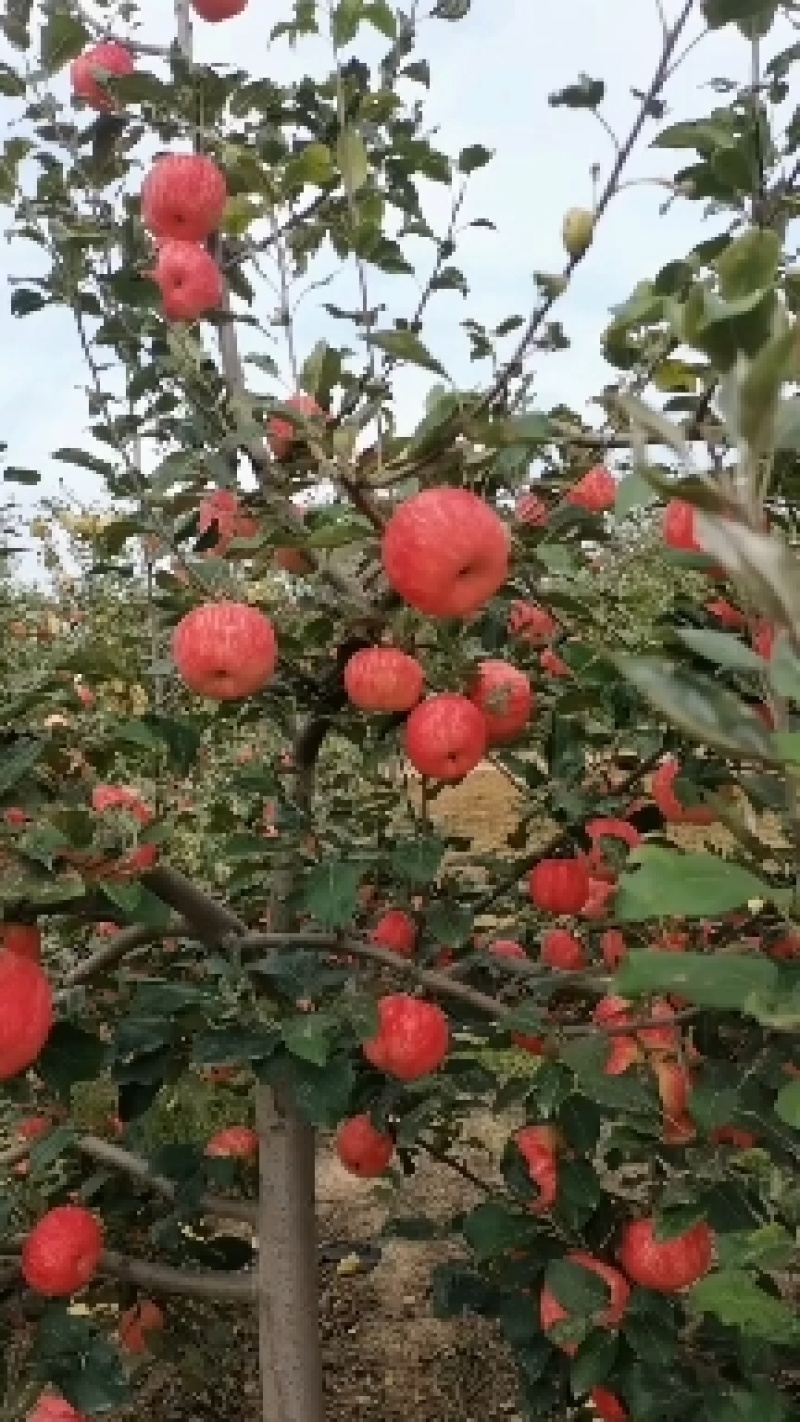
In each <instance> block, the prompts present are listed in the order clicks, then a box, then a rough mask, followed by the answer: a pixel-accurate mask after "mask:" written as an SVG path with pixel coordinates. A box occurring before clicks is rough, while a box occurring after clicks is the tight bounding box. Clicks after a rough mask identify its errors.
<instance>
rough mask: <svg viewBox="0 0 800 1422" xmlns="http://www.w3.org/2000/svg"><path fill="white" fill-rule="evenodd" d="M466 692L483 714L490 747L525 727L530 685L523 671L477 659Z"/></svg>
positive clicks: (530, 704)
mask: <svg viewBox="0 0 800 1422" xmlns="http://www.w3.org/2000/svg"><path fill="white" fill-rule="evenodd" d="M469 695H470V700H471V701H474V702H475V705H476V706H477V707H478V709H479V710H480V711H481V712H482V713H483V715H484V717H485V720H486V737H487V741H488V744H489V745H490V746H498V745H503V744H504V743H505V742H506V741H513V740H514V738H515V737H516V736H518V735H519V733H520V731H523V730H524V729H525V727H526V726H527V724H528V719H529V717H530V714H531V711H532V709H533V692H532V691H531V684H530V682H529V680H528V678H527V677H526V675H525V673H524V672H522V671H519V669H518V668H517V667H512V666H511V665H510V664H509V663H508V662H503V661H500V660H490V661H486V662H479V663H478V667H477V669H476V672H475V675H474V677H473V679H472V681H471V682H470V687H469Z"/></svg>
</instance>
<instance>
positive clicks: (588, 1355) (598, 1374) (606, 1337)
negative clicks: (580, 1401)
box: [569, 1328, 617, 1397]
mask: <svg viewBox="0 0 800 1422" xmlns="http://www.w3.org/2000/svg"><path fill="white" fill-rule="evenodd" d="M616 1356H617V1338H616V1335H615V1334H614V1333H610V1332H609V1331H608V1329H606V1328H598V1329H595V1330H594V1331H593V1332H592V1333H590V1334H589V1336H588V1338H585V1339H584V1341H583V1342H582V1343H581V1344H580V1346H579V1348H578V1351H577V1353H576V1354H575V1357H574V1358H573V1360H572V1362H571V1364H570V1370H569V1380H570V1386H571V1387H572V1392H573V1394H574V1396H575V1397H585V1396H586V1394H587V1393H588V1392H589V1391H590V1390H591V1389H592V1388H593V1387H597V1385H598V1383H601V1382H603V1381H604V1380H605V1379H606V1378H607V1377H608V1374H609V1373H610V1372H611V1369H612V1368H613V1366H614V1362H615V1360H616Z"/></svg>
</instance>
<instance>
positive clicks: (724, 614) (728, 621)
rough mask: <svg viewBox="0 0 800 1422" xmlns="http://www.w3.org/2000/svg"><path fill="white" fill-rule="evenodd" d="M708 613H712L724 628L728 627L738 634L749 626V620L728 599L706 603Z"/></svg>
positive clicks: (721, 598)
mask: <svg viewBox="0 0 800 1422" xmlns="http://www.w3.org/2000/svg"><path fill="white" fill-rule="evenodd" d="M706 612H710V613H711V616H712V617H716V619H717V621H718V622H721V623H722V625H723V627H728V628H730V630H731V631H732V632H738V631H739V630H740V628H743V627H746V626H747V618H746V617H745V615H744V613H743V612H740V611H739V609H738V607H734V606H733V604H732V603H730V602H728V601H727V599H726V598H723V597H720V598H716V599H715V600H714V601H713V602H707V603H706Z"/></svg>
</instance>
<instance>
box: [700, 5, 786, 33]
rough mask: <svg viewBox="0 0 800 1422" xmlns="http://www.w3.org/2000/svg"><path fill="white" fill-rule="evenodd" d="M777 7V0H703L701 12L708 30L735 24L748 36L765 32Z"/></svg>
mask: <svg viewBox="0 0 800 1422" xmlns="http://www.w3.org/2000/svg"><path fill="white" fill-rule="evenodd" d="M777 8H778V3H777V0H703V14H704V16H705V21H706V24H707V25H708V28H709V29H710V30H718V29H720V28H721V27H722V26H723V25H730V24H736V25H738V26H739V28H740V30H741V31H742V33H743V34H744V35H746V36H747V37H749V38H758V37H759V36H761V35H765V34H766V33H767V31H768V30H769V28H770V25H771V24H772V22H773V20H774V18H775V14H776V12H777Z"/></svg>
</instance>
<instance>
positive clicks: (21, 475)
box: [3, 464, 42, 484]
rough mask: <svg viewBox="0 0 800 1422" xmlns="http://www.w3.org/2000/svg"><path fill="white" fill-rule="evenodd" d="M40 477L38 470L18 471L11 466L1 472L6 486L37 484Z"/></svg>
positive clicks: (18, 469)
mask: <svg viewBox="0 0 800 1422" xmlns="http://www.w3.org/2000/svg"><path fill="white" fill-rule="evenodd" d="M41 477H42V476H41V474H40V473H39V471H38V469H20V468H18V467H17V466H16V465H13V464H11V465H9V466H8V468H7V469H4V470H3V479H4V481H5V483H6V484H38V483H39V482H40V480H41Z"/></svg>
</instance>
